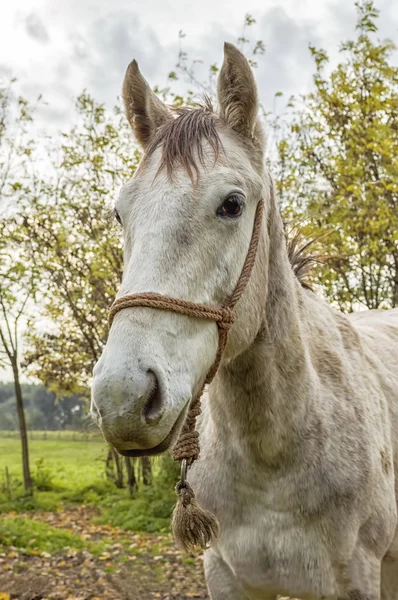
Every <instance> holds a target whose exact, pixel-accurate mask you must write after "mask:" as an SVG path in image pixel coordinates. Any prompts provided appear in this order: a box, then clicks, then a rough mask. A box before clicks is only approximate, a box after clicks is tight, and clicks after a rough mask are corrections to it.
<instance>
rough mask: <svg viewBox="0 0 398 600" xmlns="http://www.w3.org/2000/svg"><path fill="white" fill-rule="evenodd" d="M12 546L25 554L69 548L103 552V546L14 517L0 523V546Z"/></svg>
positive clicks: (32, 521) (66, 532)
mask: <svg viewBox="0 0 398 600" xmlns="http://www.w3.org/2000/svg"><path fill="white" fill-rule="evenodd" d="M1 545H2V546H5V547H8V546H14V547H15V548H18V549H23V550H25V551H27V552H35V551H36V552H48V554H56V553H57V552H61V551H63V550H65V548H70V549H71V550H78V551H79V550H84V549H87V550H89V551H90V552H92V553H93V554H100V553H101V552H103V551H104V549H105V547H106V546H105V545H104V544H98V543H95V544H94V543H91V542H87V541H86V540H82V539H81V538H80V537H79V536H78V535H75V534H73V533H69V531H65V530H63V529H55V528H54V527H50V525H47V524H46V523H41V522H40V521H35V520H33V519H27V518H21V517H14V518H8V519H2V520H1V521H0V546H1Z"/></svg>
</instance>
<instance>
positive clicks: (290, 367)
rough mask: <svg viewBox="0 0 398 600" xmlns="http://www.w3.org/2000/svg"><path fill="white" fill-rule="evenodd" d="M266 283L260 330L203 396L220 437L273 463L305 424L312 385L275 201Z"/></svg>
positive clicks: (296, 289)
mask: <svg viewBox="0 0 398 600" xmlns="http://www.w3.org/2000/svg"><path fill="white" fill-rule="evenodd" d="M267 287H268V290H267V295H266V296H265V297H264V302H265V307H264V314H265V318H264V321H263V324H262V327H261V330H260V331H259V333H258V335H257V337H256V339H255V341H254V343H253V344H252V345H251V347H250V348H249V349H248V350H247V351H246V352H244V353H243V354H241V355H240V356H239V357H238V358H237V359H236V360H234V361H231V362H230V363H228V364H226V365H224V366H223V368H222V369H221V371H220V373H219V375H218V377H217V379H216V381H215V382H214V385H213V386H212V388H211V389H210V398H209V400H210V410H211V413H212V417H213V419H214V420H215V424H216V426H217V427H221V428H222V429H226V430H229V431H225V433H226V435H227V437H226V439H229V440H231V439H234V440H240V442H239V443H242V444H244V445H246V446H247V448H248V449H250V447H252V448H253V449H254V451H255V452H256V453H257V454H258V453H259V452H260V454H261V455H262V458H264V459H265V460H269V461H270V462H274V461H276V460H280V459H281V458H282V456H283V455H284V454H285V453H286V452H290V451H291V448H292V444H291V441H292V432H293V431H296V432H299V431H300V429H301V425H302V427H304V428H305V426H306V419H307V413H308V411H309V410H310V405H311V402H312V398H313V395H314V394H313V388H314V386H315V385H316V383H315V381H314V379H313V377H312V375H311V373H312V369H311V367H310V363H309V360H308V350H307V348H306V345H305V342H304V339H305V335H304V336H303V322H302V317H301V313H302V310H301V308H302V305H303V304H305V302H306V294H305V292H304V291H303V290H302V288H301V286H300V284H299V283H298V281H297V279H296V277H295V275H294V273H293V271H292V268H291V266H290V263H289V259H288V255H287V249H286V243H285V238H284V232H283V225H282V220H281V217H280V214H279V210H278V208H277V206H276V205H274V206H273V207H272V210H271V214H270V219H269V260H268V286H267ZM304 326H305V324H304Z"/></svg>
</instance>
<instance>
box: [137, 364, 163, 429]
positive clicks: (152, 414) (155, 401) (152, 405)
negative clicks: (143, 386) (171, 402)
mask: <svg viewBox="0 0 398 600" xmlns="http://www.w3.org/2000/svg"><path fill="white" fill-rule="evenodd" d="M148 375H150V377H151V380H152V387H151V390H150V392H149V395H148V398H147V400H146V402H145V404H144V407H143V409H142V414H143V416H144V418H145V421H146V422H147V423H151V422H153V421H156V420H157V419H158V418H159V417H160V416H161V414H162V412H163V409H162V392H161V389H160V385H159V381H158V378H157V377H156V375H155V373H154V372H153V371H151V370H150V369H149V370H148Z"/></svg>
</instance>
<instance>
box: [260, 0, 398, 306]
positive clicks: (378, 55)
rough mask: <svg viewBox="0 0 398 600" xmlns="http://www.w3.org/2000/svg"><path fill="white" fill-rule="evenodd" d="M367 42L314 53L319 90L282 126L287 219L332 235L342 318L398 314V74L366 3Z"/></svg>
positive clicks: (362, 37) (330, 272)
mask: <svg viewBox="0 0 398 600" xmlns="http://www.w3.org/2000/svg"><path fill="white" fill-rule="evenodd" d="M356 7H357V12H358V22H357V32H358V34H357V37H356V38H355V39H354V40H349V41H347V42H344V43H343V44H342V45H341V48H340V53H341V56H342V61H341V62H340V63H339V64H338V65H337V67H336V68H335V69H334V70H333V71H332V72H331V73H327V65H328V60H329V58H328V54H327V52H326V51H325V50H323V49H318V48H315V47H313V46H310V52H311V54H312V56H313V58H314V62H315V66H316V71H315V75H314V89H313V91H311V92H310V93H308V94H306V95H304V96H302V97H301V99H299V100H296V101H295V102H293V106H294V112H293V114H292V115H291V116H292V117H293V119H292V120H290V121H289V120H288V121H285V122H281V120H278V119H277V120H273V121H272V122H271V126H272V127H273V129H274V133H276V137H277V152H278V158H277V160H276V164H275V165H274V167H275V170H276V172H277V179H278V189H279V194H280V197H281V199H282V202H283V206H284V209H285V212H286V217H287V219H289V217H290V219H291V220H294V219H296V220H297V217H300V216H301V217H306V218H307V223H308V225H307V228H306V231H307V232H309V231H317V232H318V233H319V231H321V232H329V235H328V236H326V237H324V238H323V239H322V243H321V248H322V250H321V253H326V254H328V255H329V256H330V257H331V260H329V261H327V263H326V264H325V266H324V268H323V269H321V270H320V271H319V275H318V280H317V281H318V283H319V284H320V285H321V287H322V288H323V290H324V292H325V294H326V296H327V297H328V298H329V300H331V301H335V302H336V303H337V304H338V305H339V307H340V308H341V309H342V310H346V311H347V310H348V311H350V310H353V308H354V306H358V304H359V305H364V306H366V307H368V308H388V307H391V306H394V305H398V126H397V123H398V67H397V66H396V65H393V64H392V62H391V58H392V54H393V51H394V49H395V46H394V44H393V43H392V42H391V41H390V40H384V41H379V40H377V39H375V38H374V37H373V34H374V32H376V31H377V21H376V19H377V16H378V11H377V10H376V8H375V6H374V3H373V2H370V1H369V2H368V1H364V2H357V3H356Z"/></svg>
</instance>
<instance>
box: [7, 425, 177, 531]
mask: <svg viewBox="0 0 398 600" xmlns="http://www.w3.org/2000/svg"><path fill="white" fill-rule="evenodd" d="M33 433H34V437H33V439H30V440H29V454H30V465H31V473H32V476H33V480H34V482H35V489H34V494H33V497H27V496H26V495H25V494H24V490H23V486H22V464H21V446H20V441H19V440H18V439H17V438H14V437H9V436H4V435H3V436H2V437H1V436H0V513H6V512H10V511H16V512H21V513H23V512H26V511H38V510H39V511H55V510H58V509H60V508H61V507H62V506H69V505H72V504H74V505H76V504H85V505H89V504H92V505H94V506H95V507H96V508H99V509H100V516H99V520H100V521H101V522H102V523H109V524H111V525H115V526H117V527H121V528H123V529H126V530H135V531H143V532H144V531H146V532H161V531H168V530H169V524H170V515H171V511H172V506H173V504H174V502H175V494H174V482H173V473H172V472H171V477H170V476H168V477H169V479H168V481H167V482H165V476H166V477H167V473H166V471H167V469H170V467H171V468H172V469H173V468H174V467H172V466H171V464H170V463H171V462H172V461H171V460H170V462H169V463H167V464H166V465H165V463H160V462H159V461H158V462H156V461H155V463H154V465H153V473H154V480H153V484H152V485H151V486H143V485H141V486H140V487H139V490H138V492H136V494H135V495H134V498H133V499H131V498H130V496H129V493H128V491H127V489H118V488H116V486H115V484H114V483H113V482H110V481H108V480H107V478H106V474H105V459H106V456H107V450H108V449H107V446H106V444H105V442H104V441H103V440H102V439H101V438H99V437H98V436H97V437H94V436H92V437H90V438H88V440H87V441H78V440H77V437H78V435H79V434H78V433H76V435H75V437H74V438H73V432H62V433H61V436H60V439H58V432H47V434H46V435H44V434H45V432H33ZM83 439H84V438H83ZM161 466H162V468H161ZM139 467H140V463H139V462H135V471H136V474H138V470H139ZM165 469H166V471H165Z"/></svg>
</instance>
